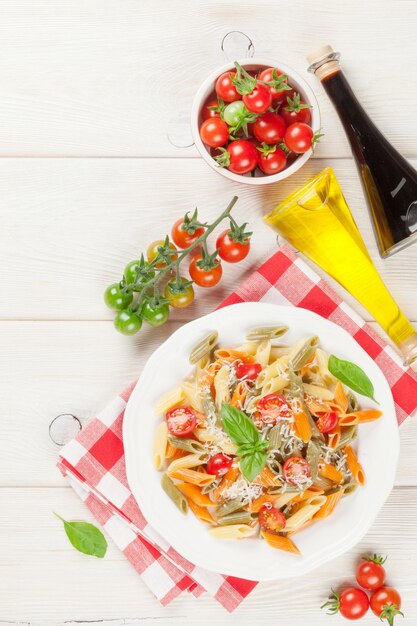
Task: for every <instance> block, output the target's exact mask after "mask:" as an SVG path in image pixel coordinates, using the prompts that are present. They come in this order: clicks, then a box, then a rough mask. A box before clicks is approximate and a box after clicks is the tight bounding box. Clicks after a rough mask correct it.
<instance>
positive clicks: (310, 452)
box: [306, 439, 321, 481]
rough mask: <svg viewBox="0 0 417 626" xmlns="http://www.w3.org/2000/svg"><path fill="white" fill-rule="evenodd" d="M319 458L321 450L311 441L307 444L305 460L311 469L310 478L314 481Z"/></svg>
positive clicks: (317, 470)
mask: <svg viewBox="0 0 417 626" xmlns="http://www.w3.org/2000/svg"><path fill="white" fill-rule="evenodd" d="M320 456H321V450H320V447H319V446H318V444H317V443H315V441H314V440H313V439H311V440H310V441H309V442H308V445H307V452H306V460H307V463H308V464H309V466H310V469H311V478H312V479H313V481H316V479H317V476H318V472H319V461H320Z"/></svg>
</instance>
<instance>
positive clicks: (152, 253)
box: [146, 239, 178, 267]
mask: <svg viewBox="0 0 417 626" xmlns="http://www.w3.org/2000/svg"><path fill="white" fill-rule="evenodd" d="M163 245H164V240H163V239H159V240H158V241H153V242H152V243H151V244H149V246H148V249H147V251H146V258H147V259H148V261H149V263H151V262H152V261H153V260H154V259H155V257H156V256H157V255H158V254H159V250H158V248H161V247H162V246H163ZM169 248H170V250H176V247H175V246H174V244H173V243H171V241H170V242H169ZM177 258H178V254H172V255H171V261H175V259H177ZM165 266H166V263H165V261H163V260H161V261H158V263H157V264H156V265H155V267H165Z"/></svg>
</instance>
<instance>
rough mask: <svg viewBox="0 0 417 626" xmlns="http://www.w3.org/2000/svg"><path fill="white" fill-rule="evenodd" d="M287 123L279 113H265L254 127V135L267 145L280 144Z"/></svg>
mask: <svg viewBox="0 0 417 626" xmlns="http://www.w3.org/2000/svg"><path fill="white" fill-rule="evenodd" d="M286 128H287V127H286V125H285V122H284V120H283V118H282V117H281V115H279V114H278V113H271V112H270V111H268V112H267V113H264V114H263V115H261V116H260V117H258V119H257V120H256V122H255V123H254V125H253V134H254V135H255V137H256V139H258V140H259V141H261V142H264V143H267V144H277V143H279V142H280V141H281V140H282V138H283V137H284V134H285V129H286Z"/></svg>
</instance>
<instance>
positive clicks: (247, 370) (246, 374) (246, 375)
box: [235, 361, 262, 380]
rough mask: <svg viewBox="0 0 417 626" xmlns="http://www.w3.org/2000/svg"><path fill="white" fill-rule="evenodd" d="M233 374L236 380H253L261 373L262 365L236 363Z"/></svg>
mask: <svg viewBox="0 0 417 626" xmlns="http://www.w3.org/2000/svg"><path fill="white" fill-rule="evenodd" d="M235 372H236V376H237V378H240V379H241V380H255V379H256V378H258V376H259V374H260V373H261V372H262V365H261V364H260V363H242V362H241V361H240V362H239V363H236V365H235Z"/></svg>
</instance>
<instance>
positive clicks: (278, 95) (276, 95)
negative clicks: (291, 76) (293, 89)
mask: <svg viewBox="0 0 417 626" xmlns="http://www.w3.org/2000/svg"><path fill="white" fill-rule="evenodd" d="M274 70H275V73H276V75H277V76H281V75H282V74H283V72H281V70H279V69H277V68H276V67H267V68H266V69H265V70H262V72H261V73H260V74H259V76H258V78H259V80H263V81H265V82H266V83H270V82H271V80H272V79H273V76H272V72H273V71H274ZM282 82H283V83H284V84H287V83H288V79H287V78H286V77H285V78H283V81H282ZM269 91H270V93H271V96H272V99H273V100H280V99H282V98H283V97H284V96H285V95H286V94H287V93H290V92H289V91H288V90H282V91H277V90H276V89H274V88H273V87H272V86H269Z"/></svg>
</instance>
